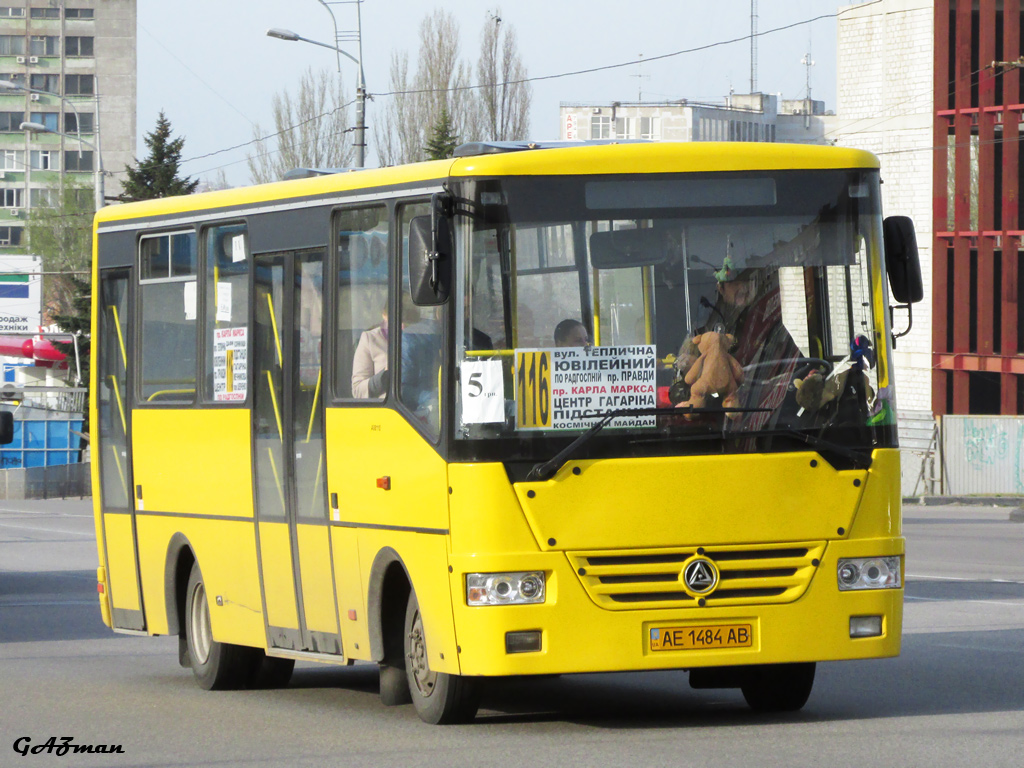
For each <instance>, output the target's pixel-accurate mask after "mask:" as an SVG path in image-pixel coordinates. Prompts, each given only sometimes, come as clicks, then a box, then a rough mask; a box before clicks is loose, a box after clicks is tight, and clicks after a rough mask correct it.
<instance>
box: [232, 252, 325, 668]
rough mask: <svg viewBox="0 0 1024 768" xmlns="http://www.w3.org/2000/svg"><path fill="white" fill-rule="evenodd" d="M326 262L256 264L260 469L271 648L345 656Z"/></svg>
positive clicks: (262, 259)
mask: <svg viewBox="0 0 1024 768" xmlns="http://www.w3.org/2000/svg"><path fill="white" fill-rule="evenodd" d="M323 255H324V253H323V251H322V250H314V251H303V252H299V253H281V254H268V255H262V256H257V257H256V258H255V265H256V270H255V281H256V290H255V308H254V313H255V334H254V337H255V343H254V345H253V354H254V355H255V359H254V361H253V371H255V379H254V382H253V385H252V386H253V388H254V392H255V394H254V402H253V441H254V445H253V454H254V464H253V466H254V468H255V475H256V516H257V524H258V531H259V534H258V540H259V560H260V580H261V583H262V588H263V594H264V603H265V606H266V623H267V632H268V639H269V643H270V645H271V647H275V648H287V649H290V650H296V651H314V652H318V653H330V654H339V655H340V654H341V653H342V645H341V634H340V627H339V625H338V609H337V602H336V600H335V592H334V578H333V571H332V562H333V559H332V557H331V543H330V536H329V532H330V529H329V527H328V509H327V499H326V487H327V478H326V464H325V457H324V439H323V378H322V368H321V357H322V343H321V334H322V329H323V321H322V318H323Z"/></svg>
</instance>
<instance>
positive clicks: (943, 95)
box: [932, 0, 1024, 415]
mask: <svg viewBox="0 0 1024 768" xmlns="http://www.w3.org/2000/svg"><path fill="white" fill-rule="evenodd" d="M1020 14H1021V0H1001V2H997V0H973V2H967V1H965V0H936V1H935V71H934V80H933V82H934V88H935V99H934V102H935V122H934V165H933V172H932V177H933V181H934V186H933V189H934V198H933V230H932V231H933V232H934V233H935V235H934V242H933V250H932V253H933V269H932V285H933V293H932V309H933V328H932V366H933V368H932V409H933V410H934V412H935V413H937V414H945V413H957V414H966V413H996V414H1008V415H1016V414H1022V413H1024V355H1022V354H1021V353H1022V352H1024V349H1022V347H1021V342H1022V341H1024V338H1022V336H1024V334H1021V333H1020V324H1021V320H1022V315H1021V313H1020V309H1019V306H1018V294H1019V293H1020V290H1021V285H1020V282H1021V276H1020V274H1019V267H1018V265H1019V253H1020V245H1021V238H1022V236H1024V231H1021V229H1020V212H1019V194H1018V193H1019V189H1020V176H1021V168H1020V150H1019V145H1018V140H1019V133H1018V126H1019V124H1020V122H1021V111H1022V110H1024V97H1022V94H1021V90H1020V67H1019V61H1018V62H1013V61H1012V60H1015V59H1019V58H1020V55H1021V50H1020V39H1021V15H1020ZM1007 61H1010V62H1011V64H1010V65H1008V66H1006V65H1000V64H999V62H1007ZM950 171H952V173H951V174H950ZM950 198H952V206H950V202H951V200H950Z"/></svg>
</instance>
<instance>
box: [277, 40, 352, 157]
mask: <svg viewBox="0 0 1024 768" xmlns="http://www.w3.org/2000/svg"><path fill="white" fill-rule="evenodd" d="M267 37H274V38H277V39H278V40H286V41H288V42H290V43H294V42H297V41H301V42H303V43H309V44H310V45H319V46H320V47H321V48H328V49H330V50H332V51H335V52H337V53H340V54H341V55H342V56H345V57H346V58H348V59H351V60H352V61H354V62H355V64H356V68H357V69H358V70H359V80H358V82H357V84H356V141H355V144H356V165H357V166H358V167H359V168H363V167H364V166H365V164H366V163H365V161H366V79H365V78H364V77H363V63H362V61H361V60H360V59H358V58H356V57H355V56H353V55H352V54H351V53H349V52H348V51H345V50H342V49H341V48H339V47H338V46H336V45H330V44H329V43H321V42H320V41H319V40H310V39H309V38H308V37H303V36H302V35H299V34H296V33H295V32H292V31H291V30H290V29H279V28H277V27H274V28H272V29H268V30H267ZM359 48H360V51H361V49H362V40H360V43H359Z"/></svg>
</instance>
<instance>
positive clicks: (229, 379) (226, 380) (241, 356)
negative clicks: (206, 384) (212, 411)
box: [213, 327, 249, 403]
mask: <svg viewBox="0 0 1024 768" xmlns="http://www.w3.org/2000/svg"><path fill="white" fill-rule="evenodd" d="M247 331H248V329H247V328H245V327H242V328H217V329H215V330H214V332H213V399H214V400H215V401H216V402H218V403H237V402H243V401H244V400H245V395H246V392H247V391H248V388H249V387H248V385H249V382H248V379H247V371H248V365H247V345H246V334H247Z"/></svg>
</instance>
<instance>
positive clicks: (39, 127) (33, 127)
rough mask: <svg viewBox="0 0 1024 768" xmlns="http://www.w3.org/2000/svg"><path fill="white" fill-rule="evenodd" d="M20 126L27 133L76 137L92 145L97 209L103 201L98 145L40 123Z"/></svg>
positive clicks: (101, 163)
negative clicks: (94, 157)
mask: <svg viewBox="0 0 1024 768" xmlns="http://www.w3.org/2000/svg"><path fill="white" fill-rule="evenodd" d="M20 128H21V130H23V131H28V132H29V133H53V134H56V135H57V136H63V137H65V138H68V139H71V138H77V139H78V141H79V143H81V144H85V145H86V146H87V147H92V149H93V152H94V153H95V154H96V163H95V165H94V166H93V184H94V187H95V192H96V210H97V211H98V210H99V209H100V208H102V207H103V203H104V197H103V158H102V157H101V156H100V150H99V147H97V146H96V145H95V144H93V143H92V142H91V141H86V140H85V139H83V138H82V137H81V135H79V136H71V135H70V134H67V133H61V132H60V131H54V130H51V129H49V128H47V127H46V126H45V125H43V124H42V123H29V122H26V123H22V124H21V126H20ZM78 156H79V157H81V156H82V148H81V147H79V148H78Z"/></svg>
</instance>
